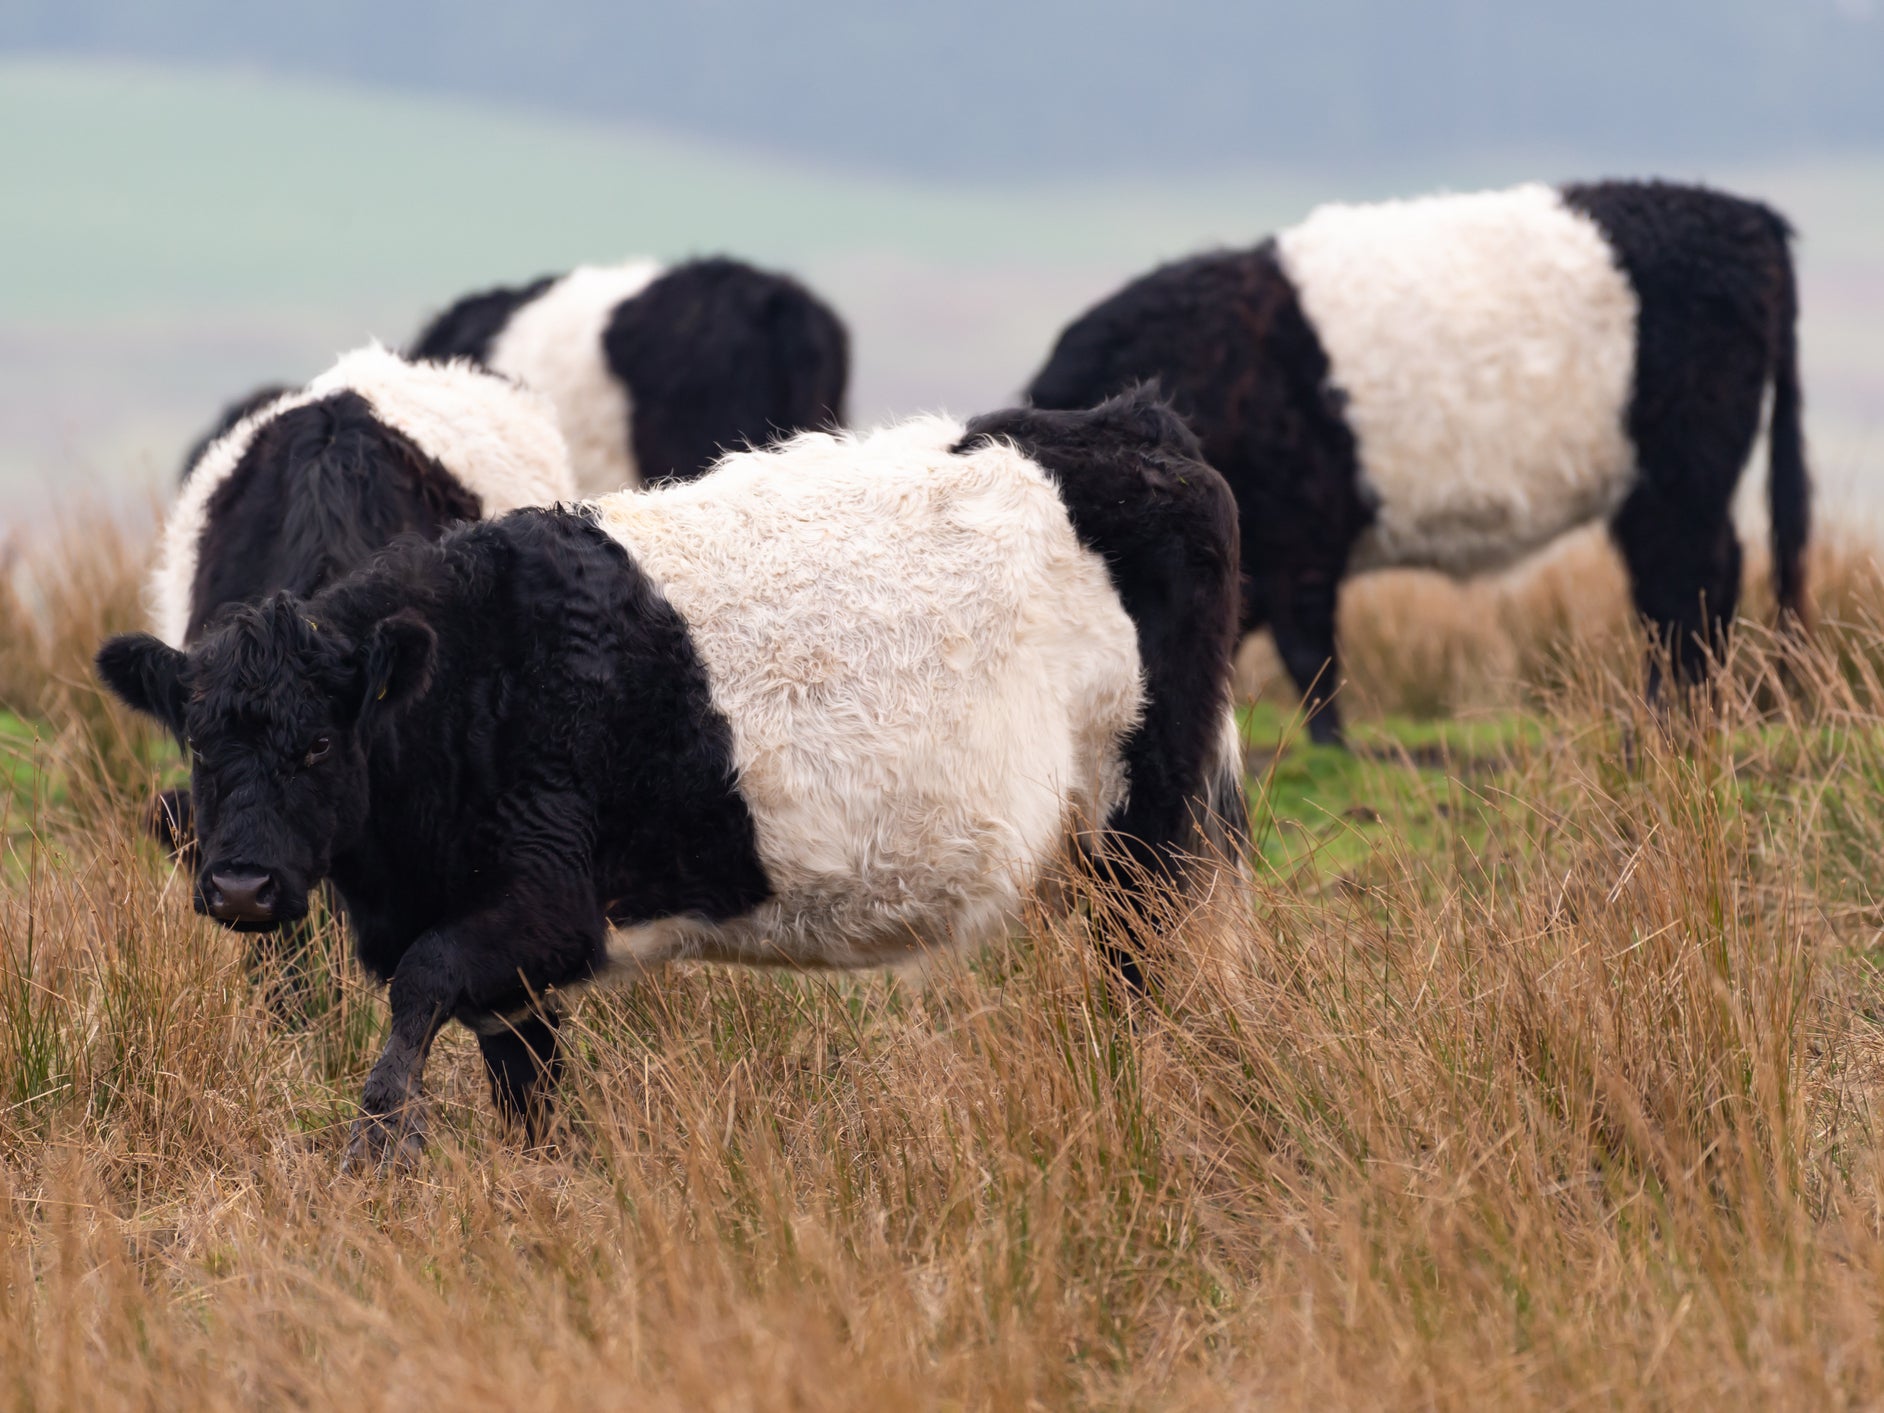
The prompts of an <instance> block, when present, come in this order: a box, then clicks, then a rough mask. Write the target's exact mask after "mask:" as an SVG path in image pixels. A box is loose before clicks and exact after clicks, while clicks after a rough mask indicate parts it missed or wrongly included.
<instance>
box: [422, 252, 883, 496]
mask: <svg viewBox="0 0 1884 1413" xmlns="http://www.w3.org/2000/svg"><path fill="white" fill-rule="evenodd" d="M411 353H412V356H413V357H414V358H468V359H470V360H472V361H473V362H475V363H478V364H480V365H481V366H483V367H487V368H490V369H491V370H493V371H494V372H498V373H502V374H504V375H505V376H507V377H511V378H515V379H517V380H518V381H519V382H522V383H524V384H526V385H528V386H530V387H533V388H535V389H537V390H538V391H539V392H541V393H542V394H543V395H544V396H546V397H547V398H549V400H550V401H551V402H552V403H554V404H555V407H556V415H557V417H558V419H559V420H560V422H561V423H562V429H563V436H564V437H565V439H566V440H567V441H568V443H569V454H570V458H571V460H572V462H573V463H574V465H575V469H576V479H577V482H578V483H579V484H580V486H581V488H582V491H583V492H584V494H587V495H605V494H607V493H608V492H610V491H618V490H623V489H627V488H631V487H637V486H642V485H654V484H657V483H659V482H662V481H667V480H680V481H685V480H691V479H692V478H693V477H695V476H698V475H699V474H700V473H701V472H703V471H705V470H706V469H707V467H709V466H711V465H712V464H713V463H714V461H715V460H716V459H718V457H719V456H720V454H721V453H722V452H726V451H732V450H736V449H738V448H740V447H744V446H764V445H766V444H768V443H770V442H773V441H776V440H779V439H781V438H784V437H787V436H790V435H792V434H794V433H797V432H801V431H813V430H816V429H819V428H829V427H838V426H841V425H843V421H844V392H845V386H846V384H847V382H848V381H849V377H850V340H849V336H848V335H847V334H846V332H845V330H844V325H843V322H842V321H841V320H839V318H838V317H837V315H836V314H835V313H833V312H832V311H831V308H830V306H828V305H827V304H825V303H824V302H823V301H822V300H820V299H819V298H818V297H817V296H816V295H814V294H812V293H811V291H809V290H808V289H806V288H805V287H804V286H803V285H801V284H799V283H798V282H797V281H796V280H793V279H790V278H788V277H786V276H784V275H776V274H772V273H770V272H769V271H765V270H757V269H754V268H753V267H752V266H750V265H747V264H744V263H743V262H741V261H738V260H728V259H724V258H716V259H710V260H693V261H688V262H686V263H684V264H680V265H675V266H673V267H671V268H668V269H663V268H662V267H661V266H660V265H658V264H657V263H655V262H654V261H652V260H634V261H629V262H628V263H626V264H622V265H584V266H580V267H578V268H577V269H574V270H572V271H570V272H569V273H568V274H566V275H561V276H554V277H545V278H543V279H540V280H536V281H534V282H533V283H531V284H527V285H520V286H517V287H514V288H508V289H493V290H486V291H484V292H483V293H481V294H473V295H467V296H466V297H465V298H463V299H461V300H459V301H458V302H457V303H456V304H454V305H452V306H451V308H449V309H447V310H446V311H445V312H444V313H442V314H440V315H439V316H438V317H437V318H436V319H434V320H433V321H432V323H431V324H430V325H428V326H427V327H426V329H425V330H424V331H423V332H422V333H420V335H419V337H418V338H417V340H416V341H415V342H414V343H413V345H412V349H411Z"/></svg>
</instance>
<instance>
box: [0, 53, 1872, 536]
mask: <svg viewBox="0 0 1884 1413" xmlns="http://www.w3.org/2000/svg"><path fill="white" fill-rule="evenodd" d="M1880 152H1881V153H1884V144H1881V145H1880ZM0 170H3V171H5V172H6V174H7V176H6V182H7V219H6V220H4V221H0V268H4V269H6V270H8V271H10V272H12V273H11V274H10V275H9V276H8V278H6V279H5V280H0V494H4V496H5V500H4V501H3V502H0V519H17V518H19V517H21V516H24V515H26V514H28V513H30V511H31V510H32V509H33V507H34V506H35V505H36V504H38V503H41V502H43V500H44V499H45V498H46V496H47V495H48V494H49V493H51V492H55V491H56V492H58V493H65V492H68V491H69V490H70V489H71V487H72V486H73V485H74V484H75V483H91V484H94V485H99V486H102V487H105V488H107V489H109V490H111V491H112V492H114V493H120V492H123V491H126V490H130V489H134V488H137V487H140V486H143V485H147V484H151V483H153V482H160V481H163V480H166V479H167V478H168V477H169V476H170V475H171V474H172V472H173V469H174V468H173V462H174V458H175V456H176V454H177V453H178V451H179V450H180V448H181V447H182V446H183V445H184V444H185V443H186V442H187V440H188V439H189V438H190V437H191V436H192V435H193V434H194V433H195V432H196V431H197V430H199V429H200V427H201V425H202V423H203V422H205V421H206V420H207V419H208V418H209V416H210V415H211V414H212V413H213V411H214V410H215V408H216V407H217V406H218V405H220V403H221V402H222V401H224V400H225V399H227V398H228V397H230V396H232V395H234V394H236V393H239V392H241V391H243V390H244V389H246V388H247V387H249V386H250V385H252V384H253V383H255V382H258V381H261V380H263V379H270V378H289V379H300V378H303V377H306V376H309V375H311V374H313V373H314V372H316V371H318V370H319V369H320V368H321V367H322V366H323V365H324V364H325V363H326V362H327V361H328V360H330V359H331V357H332V356H333V354H334V353H335V352H337V351H338V350H340V349H342V348H345V347H348V346H350V345H352V344H355V343H358V342H360V341H361V340H362V339H364V338H365V337H367V336H369V335H376V336H378V337H380V338H382V339H385V340H387V341H388V342H397V341H400V340H402V339H404V338H405V337H406V336H407V335H408V334H409V333H410V332H411V331H412V330H413V329H414V328H415V327H416V325H417V323H418V321H419V320H420V319H421V318H422V317H423V316H424V315H425V314H426V313H427V312H428V311H430V310H432V309H435V308H436V307H438V306H439V305H441V304H442V303H444V302H445V301H447V300H449V299H450V298H451V297H453V296H454V295H456V294H458V293H460V292H462V291H464V290H466V289H469V288H473V287H477V286H480V285H485V284H489V283H492V282H495V281H499V280H516V279H524V278H528V277H530V276H533V275H535V274H538V273H540V272H543V271H547V270H554V269H559V268H563V267H566V266H568V265H569V264H572V263H575V262H578V261H582V260H606V259H612V258H619V257H621V256H624V255H627V254H630V253H638V252H648V253H653V254H656V255H662V256H667V257H675V256H684V255H687V254H690V253H700V252H707V251H717V250H725V251H730V252H734V253H738V254H742V255H746V256H749V257H752V258H754V259H758V260H761V261H767V262H773V263H776V264H780V265H784V266H788V267H791V268H794V269H796V270H798V271H800V272H801V273H803V274H804V275H805V276H806V277H807V278H809V279H810V280H811V281H812V282H813V283H814V284H815V285H816V286H817V287H818V288H819V289H820V290H822V291H823V292H824V293H826V294H827V295H828V296H829V297H830V298H831V299H832V300H833V301H834V302H835V303H836V304H837V305H838V307H839V308H840V310H841V311H842V312H843V314H844V315H845V317H846V318H847V319H848V320H849V321H850V323H851V325H852V328H853V331H854V334H855V337H856V355H857V357H856V388H855V392H856V395H855V398H854V400H853V406H854V408H855V411H856V414H857V416H858V417H859V418H861V419H864V420H871V419H876V418H880V417H883V416H887V415H890V414H892V413H899V412H909V411H914V410H919V409H922V408H933V407H947V408H949V409H951V410H955V411H959V412H963V413H967V412H972V411H975V410H978V409H981V408H984V407H987V406H990V405H993V404H997V403H1000V402H1002V401H1005V400H1007V399H1010V398H1011V397H1012V396H1013V395H1014V393H1015V391H1016V389H1017V388H1018V387H1019V386H1020V385H1021V384H1022V383H1023V382H1024V381H1025V380H1026V378H1027V377H1028V376H1029V375H1030V373H1031V372H1032V371H1033V369H1034V368H1035V367H1036V366H1037V365H1038V363H1039V361H1040V360H1041V359H1042V358H1043V357H1044V355H1045V352H1046V350H1047V348H1048V346H1049V344H1050V342H1051V340H1052V338H1053V336H1054V334H1055V332H1056V331H1057V330H1058V329H1059V327H1060V326H1061V325H1063V324H1064V323H1065V322H1066V321H1067V320H1068V319H1069V318H1070V317H1072V316H1073V315H1074V314H1076V313H1077V312H1078V311H1079V310H1080V309H1081V308H1083V307H1084V306H1085V305H1086V304H1088V303H1090V302H1091V301H1092V300H1094V299H1096V298H1098V297H1099V296H1101V295H1103V294H1104V293H1106V292H1107V291H1108V290H1109V289H1111V288H1112V287H1114V286H1115V285H1116V284H1117V283H1118V282H1119V281H1120V280H1121V279H1123V278H1125V277H1126V276H1128V275H1130V274H1131V273H1133V272H1135V271H1137V270H1140V269H1142V268H1144V267H1146V266H1147V265H1149V264H1150V263H1152V262H1153V261H1156V260H1158V259H1162V258H1165V257H1169V256H1172V255H1176V254H1180V253H1183V252H1185V251H1188V250H1192V249H1195V248H1197V247H1200V246H1205V245H1210V244H1213V243H1221V242H1235V243H1248V242H1250V241H1252V240H1254V239H1256V238H1257V237H1259V236H1260V235H1261V234H1262V233H1264V232H1266V231H1268V230H1271V229H1273V228H1274V227H1276V226H1277V225H1280V224H1284V223H1286V222H1289V221H1292V220H1294V219H1297V218H1299V217H1300V216H1301V215H1302V213H1303V212H1305V211H1306V210H1307V209H1308V207H1309V206H1311V205H1312V204H1313V203H1314V202H1316V201H1318V200H1324V199H1330V198H1335V197H1346V198H1356V197H1370V196H1384V195H1390V194H1396V193H1406V192H1415V191H1421V190H1428V189H1433V188H1436V187H1453V188H1462V187H1472V186H1477V185H1484V184H1495V183H1501V182H1506V181H1512V180H1518V179H1522V178H1527V177H1544V178H1551V179H1556V178H1564V177H1572V176H1583V175H1591V174H1594V173H1599V172H1601V171H1602V170H1603V169H1602V168H1593V167H1589V166H1582V165H1575V164H1570V163H1567V162H1566V163H1563V164H1561V165H1551V164H1549V163H1544V162H1541V161H1540V160H1539V159H1537V158H1535V157H1532V158H1523V157H1519V156H1515V155H1510V154H1507V155H1504V156H1495V155H1489V156H1481V157H1476V158H1470V159H1467V158H1464V157H1458V156H1454V157H1452V158H1447V159H1444V160H1441V159H1439V158H1433V159H1429V160H1413V159H1406V160H1402V161H1399V162H1395V163H1382V164H1376V165H1374V166H1372V167H1367V168H1356V169H1353V170H1349V169H1345V168H1333V167H1327V168H1318V167H1316V166H1315V165H1314V164H1309V163H1297V164H1285V163H1280V162H1278V163H1275V164H1271V165H1261V164H1247V163H1246V164H1243V165H1240V166H1237V167H1234V168H1230V169H1225V170H1222V171H1219V172H1217V173H1216V174H1214V175H1202V174H1192V175H1186V174H1185V173H1183V172H1182V171H1173V172H1170V173H1166V174H1163V175H1156V176H1153V175H1144V174H1141V175H1136V176H1129V175H1128V176H1119V175H1112V176H1103V175H1086V176H1079V177H1075V176H1071V175H1069V176H1066V177H1064V178H1055V179H1054V180H1051V181H1048V180H1036V181H1032V182H1028V183H1026V184H1024V185H1023V184H1016V183H1012V182H1008V183H997V182H993V181H983V182H967V181H959V180H951V179H946V178H932V177H897V176H887V175H868V174H862V173H859V172H856V171H854V170H846V169H844V168H841V167H835V166H830V165H821V164H817V163H813V162H809V161H788V160H786V159H783V158H779V157H776V156H769V155H766V154H765V152H764V151H763V150H762V149H759V148H753V147H735V146H732V145H729V144H721V143H715V142H709V141H706V140H702V139H682V138H677V137H674V136H672V135H671V134H669V133H667V132H656V131H654V130H652V129H650V128H644V127H635V126H631V125H626V124H611V123H603V122H594V121H584V120H577V119H568V118H555V117H549V116H545V115H544V114H543V113H541V112H538V111H530V110H525V109H515V108H504V107H501V106H496V105H491V104H471V103H466V102H460V101H457V100H451V99H439V98H426V97H414V96H410V95H398V94H392V93H389V92H387V91H384V90H376V89H370V88H363V87H355V86H349V85H342V84H335V83H330V82H313V81H303V80H286V79H282V78H279V77H273V76H262V75H259V74H243V73H239V72H234V71H229V70H221V71H217V70H204V69H188V68H180V67H159V66H137V65H127V64H108V63H100V62H91V61H86V62H77V61H45V60H18V59H15V60H10V61H9V60H0ZM1632 170H1635V171H1641V170H1644V169H1643V168H1641V167H1635V168H1633V169H1632ZM1659 170H1660V171H1662V172H1663V173H1664V174H1667V175H1671V176H1683V177H1701V178H1706V179H1710V180H1715V181H1718V182H1720V183H1722V184H1724V185H1729V186H1733V187H1736V188H1739V189H1743V190H1746V191H1749V192H1752V193H1756V194H1759V195H1762V196H1764V197H1766V198H1768V199H1770V200H1772V201H1774V202H1775V203H1777V204H1778V205H1779V206H1781V207H1782V208H1783V209H1785V210H1786V211H1787V212H1788V213H1789V214H1791V215H1792V217H1793V218H1794V219H1795V221H1796V222H1797V224H1798V225H1799V227H1800V229H1801V231H1802V237H1803V238H1802V241H1801V245H1800V258H1801V263H1802V269H1803V273H1804V281H1805V290H1804V298H1805V310H1806V331H1805V348H1806V361H1807V373H1808V379H1809V382H1808V399H1809V406H1810V412H1811V417H1812V423H1811V428H1812V433H1813V436H1814V438H1815V442H1816V445H1817V449H1818V452H1819V457H1818V460H1819V465H1820V467H1821V470H1822V473H1823V479H1824V480H1825V481H1826V482H1827V483H1828V484H1830V485H1831V486H1832V487H1833V488H1835V489H1840V490H1842V489H1848V488H1850V487H1853V486H1876V487H1878V488H1880V491H1879V493H1878V494H1877V496H1876V499H1878V501H1879V502H1880V503H1881V504H1884V346H1881V345H1884V339H1880V337H1879V335H1878V333H1877V330H1878V329H1879V328H1884V156H1880V157H1879V158H1877V159H1866V158H1862V157H1849V156H1848V157H1820V158H1815V159H1811V160H1799V159H1789V160H1783V161H1782V160H1780V159H1777V158H1774V159H1770V160H1767V161H1762V162H1753V161H1742V162H1738V163H1726V162H1721V163H1711V164H1710V163H1701V162H1694V163H1689V164H1673V165H1670V166H1666V167H1663V168H1660V169H1659Z"/></svg>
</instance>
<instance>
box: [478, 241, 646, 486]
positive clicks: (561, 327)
mask: <svg viewBox="0 0 1884 1413" xmlns="http://www.w3.org/2000/svg"><path fill="white" fill-rule="evenodd" d="M660 273H661V266H660V265H659V264H657V263H656V262H654V261H652V260H631V261H629V262H627V263H626V264H622V265H582V266H578V267H577V268H576V269H574V270H571V271H570V272H569V273H568V274H566V275H564V276H563V277H562V278H561V279H559V280H557V281H556V282H555V283H554V284H553V285H551V286H550V287H549V288H548V289H546V290H544V291H543V293H541V294H540V295H538V296H537V297H536V298H535V299H533V300H531V301H530V302H529V303H528V304H526V305H524V306H522V307H521V308H520V309H518V310H517V312H516V313H514V314H513V315H511V317H510V322H509V323H508V324H506V325H505V326H504V331H503V332H502V333H501V334H499V335H498V336H497V338H496V339H495V340H494V341H493V342H492V344H491V350H490V354H489V356H488V357H487V358H486V360H485V361H486V362H487V363H489V364H490V366H491V367H492V368H494V369H496V370H497V371H498V372H500V373H505V374H508V375H509V376H510V377H513V378H516V379H517V380H518V381H520V382H523V383H527V384H528V385H529V386H531V387H533V388H535V389H536V390H537V391H538V392H540V393H542V394H543V395H544V396H545V397H547V398H548V399H549V400H550V401H551V402H552V403H554V404H555V406H556V416H557V418H558V419H559V420H560V421H561V423H562V428H563V438H564V440H566V441H567V442H568V443H569V459H570V461H571V462H572V463H573V464H574V466H575V469H576V481H577V484H578V485H579V486H580V487H581V488H582V492H583V494H584V495H606V494H608V493H609V492H610V491H619V490H624V489H633V488H635V487H637V486H639V485H640V484H641V475H640V471H639V469H638V468H637V467H636V465H635V457H634V446H633V443H632V442H631V440H630V438H629V418H630V417H631V416H632V415H633V413H634V408H633V406H632V404H631V402H630V399H629V395H628V389H627V388H626V387H625V386H624V385H623V384H622V381H621V379H619V378H617V377H616V376H615V373H614V370H613V369H611V368H610V367H609V366H608V356H607V354H606V352H605V351H604V350H603V348H602V335H603V334H604V333H605V332H606V331H607V329H608V322H609V319H610V318H611V317H612V316H613V315H614V313H615V310H616V308H617V306H619V305H620V304H621V303H622V301H623V300H627V299H632V298H633V297H634V296H635V295H637V294H640V293H641V291H642V290H644V289H646V288H647V287H648V285H649V284H651V283H652V282H653V281H654V279H655V277H656V276H658V275H659V274H660Z"/></svg>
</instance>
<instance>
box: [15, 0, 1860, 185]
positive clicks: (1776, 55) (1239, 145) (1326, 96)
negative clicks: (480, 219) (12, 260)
mask: <svg viewBox="0 0 1884 1413" xmlns="http://www.w3.org/2000/svg"><path fill="white" fill-rule="evenodd" d="M0 49H16V50H17V49H37V50H43V51H49V52H54V53H64V54H73V55H90V56H113V57H144V58H154V59H163V60H187V61H190V62H212V63H228V62H235V63H248V64H255V65H261V66H265V67H267V68H268V69H270V70H272V71H277V72H290V73H300V74H305V75H310V76H321V77H327V78H338V79H344V80H352V81H363V82H368V83H375V84H387V85H392V86H397V87H400V88H419V89H427V90H430V91H433V92H436V93H450V94H457V95H463V96H469V97H473V98H484V99H490V98H495V99H501V100H506V101H511V102H520V103H525V104H530V105H535V106H540V107H542V108H545V109H548V110H554V111H560V112H566V113H578V114H583V115H587V116H597V117H605V118H611V119H628V120H633V121H640V122H652V123H658V124H660V125H661V126H662V127H663V128H664V129H670V130H674V131H679V132H687V133H693V134H697V135H703V136H711V137H717V138H720V139H725V140H730V141H734V142H738V143H741V144H745V145H756V146H763V147H766V148H769V149H771V150H775V151H784V152H790V153H794V154H799V155H803V156H807V157H811V158H814V159H820V160H835V161H839V162H844V163H856V164H863V165H867V166H870V167H874V168H877V169H881V170H888V171H895V172H902V173H906V174H908V173H922V174H930V175H935V174H951V175H954V176H958V177H959V176H973V177H976V178H985V177H988V176H1000V177H1019V178H1027V179H1032V178H1036V177H1038V176H1039V175H1041V174H1042V173H1047V172H1068V173H1072V174H1075V175H1081V176H1093V175H1102V174H1111V175H1117V174H1123V173H1139V174H1144V173H1153V174H1167V173H1170V172H1172V171H1174V170H1182V171H1215V170H1220V169H1222V168H1223V167H1225V166H1240V165H1245V164H1248V163H1251V162H1276V163H1282V164H1295V163H1310V162H1312V163H1329V162H1333V163H1337V164H1340V165H1342V166H1344V167H1348V168H1352V167H1354V166H1355V165H1357V164H1378V163H1388V164H1392V163H1401V162H1407V161H1415V162H1417V161H1426V160H1431V159H1432V158H1434V157H1438V156H1444V157H1447V158H1451V157H1453V156H1455V155H1456V154H1458V153H1460V152H1462V151H1463V152H1468V153H1485V152H1496V151H1501V150H1502V151H1524V152H1529V153H1533V154H1535V153H1540V152H1556V153H1561V154H1564V157H1565V159H1566V160H1571V161H1576V162H1581V163H1584V164H1592V163H1599V164H1605V165H1609V164H1615V163H1618V162H1621V163H1625V164H1628V165H1632V166H1640V165H1642V164H1643V163H1647V162H1653V163H1663V162H1669V161H1691V162H1692V161H1720V160H1735V161H1748V160H1757V159H1771V158H1779V157H1787V156H1791V155H1794V154H1796V153H1798V152H1801V151H1813V152H1824V151H1827V150H1836V149H1851V148H1858V147H1864V148H1869V149H1870V150H1877V149H1878V148H1880V147H1884V82H1880V75H1884V16H1880V15H1879V14H1878V13H1877V6H1876V3H1875V0H1575V3H1568V0H1528V3H1524V4H1501V3H1498V0H1414V3H1408V0H1319V3H1316V4H1312V5H1305V4H1301V3H1298V0H1026V2H1025V3H1020V4H1014V3H1009V0H955V3H952V4H949V5H884V4H881V3H877V0H818V3H816V4H809V5H806V4H799V5H782V4H779V3H777V0H688V3H683V4H669V5H650V4H633V5H624V4H620V3H618V0H527V3H525V0H323V3H321V4H319V5H295V6H286V5H257V4H254V3H250V0H165V3H163V4H161V5H153V4H150V3H148V0H9V3H8V4H7V5H6V6H4V7H0Z"/></svg>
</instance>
